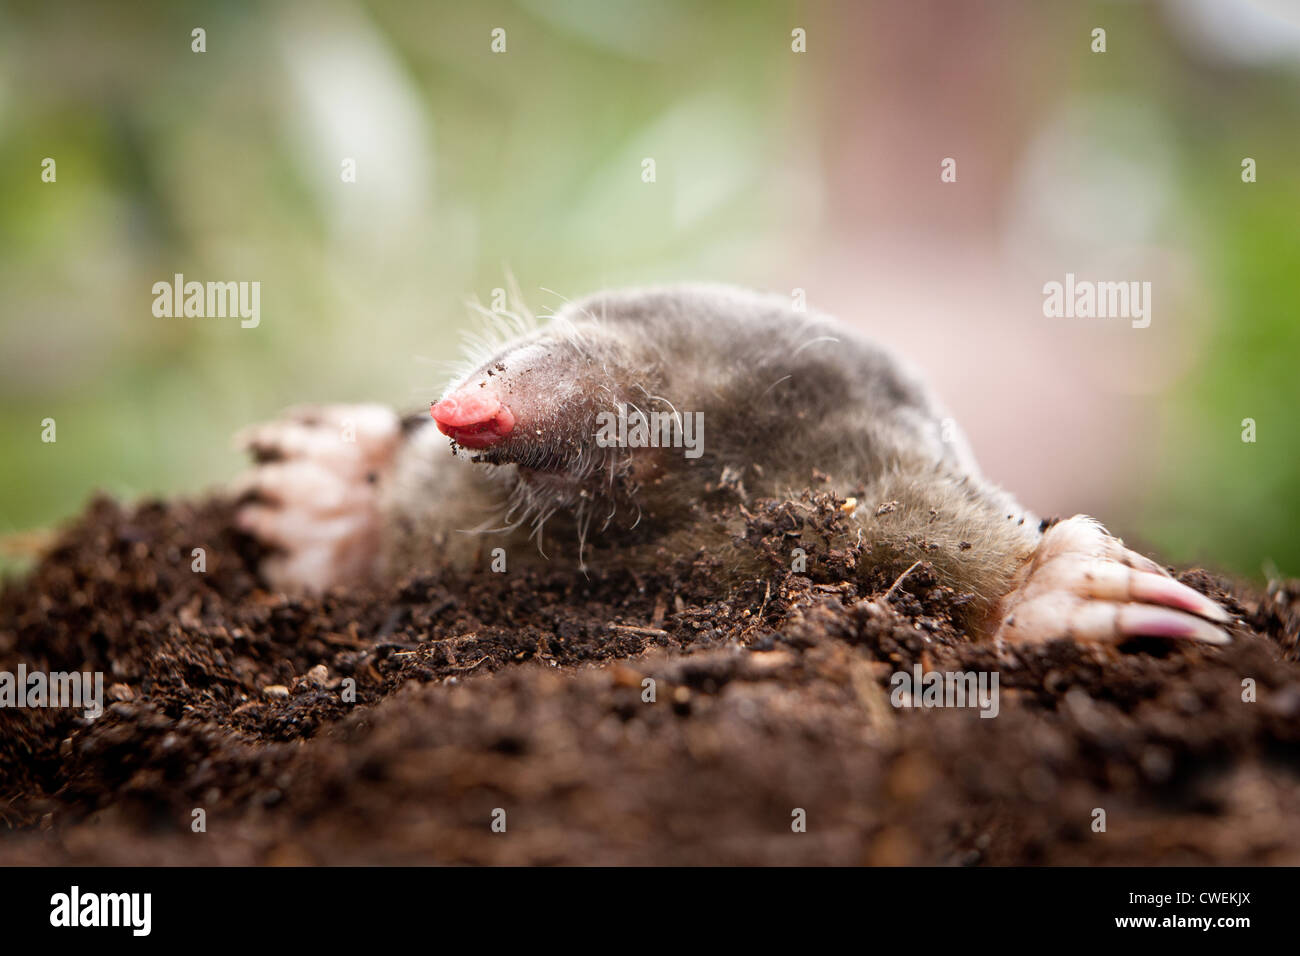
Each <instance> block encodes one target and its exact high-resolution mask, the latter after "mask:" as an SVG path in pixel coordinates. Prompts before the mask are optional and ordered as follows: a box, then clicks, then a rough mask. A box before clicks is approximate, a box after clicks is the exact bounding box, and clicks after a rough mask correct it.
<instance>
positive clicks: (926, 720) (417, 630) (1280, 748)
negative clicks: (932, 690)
mask: <svg viewBox="0 0 1300 956" xmlns="http://www.w3.org/2000/svg"><path fill="white" fill-rule="evenodd" d="M807 501H808V508H806V509H804V510H803V511H800V512H797V513H795V512H791V511H790V510H789V509H788V508H786V507H783V506H778V505H776V504H775V503H771V504H768V505H766V506H765V507H757V508H755V507H753V506H751V508H750V510H749V511H748V512H746V514H747V516H748V521H749V525H748V526H749V531H750V534H749V536H748V539H747V540H748V542H749V545H748V546H752V547H754V548H756V549H758V550H759V551H760V552H761V553H764V554H771V555H774V554H776V553H777V551H778V550H779V552H780V553H781V554H785V553H788V552H789V549H790V548H791V546H792V543H791V539H792V538H798V539H799V543H800V546H803V547H805V548H806V549H807V550H808V552H809V555H810V560H809V568H810V571H809V572H808V573H802V574H796V573H792V572H790V571H789V570H788V569H785V568H783V566H782V565H780V564H779V563H778V562H776V561H775V560H773V561H772V568H773V570H772V573H771V575H770V576H769V577H768V578H767V579H765V580H756V581H754V582H753V583H752V584H751V585H750V586H748V587H745V588H740V589H736V590H732V591H726V590H725V589H723V588H721V586H719V585H718V584H716V583H715V582H714V580H713V574H712V568H711V566H710V565H709V563H708V561H707V560H706V559H704V558H703V557H701V558H700V559H699V560H697V561H694V562H683V563H681V564H680V565H678V566H666V567H664V568H663V570H662V572H660V573H656V574H655V575H652V576H647V575H644V574H641V575H638V574H635V573H632V572H630V571H627V572H622V571H619V570H618V569H617V568H607V569H605V570H604V571H602V572H594V571H593V572H592V574H591V576H590V577H589V578H578V579H576V580H575V579H574V578H573V577H572V576H569V575H563V574H558V573H554V572H552V573H549V574H522V573H521V574H515V573H511V574H508V575H497V574H492V573H490V572H486V571H485V572H484V573H482V574H477V575H471V576H456V575H454V574H451V573H449V572H437V573H430V574H428V575H425V576H417V577H413V578H410V579H407V580H404V581H401V582H397V583H393V584H391V585H389V586H386V587H382V588H355V589H351V590H345V591H335V592H331V593H330V594H328V595H326V596H324V597H322V598H319V599H304V600H297V599H289V598H286V597H284V596H280V595H276V594H272V593H268V592H267V591H265V590H263V589H262V588H261V587H260V586H259V584H258V582H257V580H256V577H255V575H254V574H253V573H252V570H251V569H252V567H253V566H254V564H253V562H254V560H255V558H256V556H257V555H256V549H255V547H254V546H253V545H252V543H251V542H249V541H248V540H246V539H243V538H241V537H240V536H238V535H237V534H236V533H235V532H233V531H232V530H231V523H230V506H229V504H228V503H226V502H223V501H220V500H210V501H203V502H197V503H187V502H169V503H162V502H151V503H146V504H144V505H141V506H139V507H136V508H125V507H123V506H121V505H118V504H116V503H114V502H112V501H110V500H107V499H99V500H96V501H94V502H93V503H92V504H91V505H90V507H89V508H88V509H87V511H86V512H85V514H84V515H83V516H82V517H81V518H80V519H79V520H78V521H77V523H76V524H75V525H74V526H72V527H70V528H69V529H68V530H67V531H66V532H65V533H64V534H63V535H62V537H61V539H60V541H59V543H58V544H57V545H56V546H55V547H54V548H53V549H52V550H51V551H49V552H48V553H47V555H46V556H45V557H44V558H43V559H42V560H41V562H40V563H39V564H38V566H37V567H36V568H35V569H34V570H33V571H32V572H31V573H30V574H29V575H27V576H26V577H24V578H23V579H21V580H17V581H12V582H9V583H8V584H7V585H6V587H5V590H4V591H3V594H0V670H7V671H10V672H14V671H16V670H17V667H18V665H19V664H20V663H23V664H25V665H26V667H27V668H28V670H29V671H31V670H42V669H43V670H52V671H58V670H102V671H103V672H104V683H105V690H106V698H107V699H106V701H105V707H106V710H105V712H104V714H103V715H102V716H101V717H99V718H98V719H96V720H93V721H92V720H87V719H86V718H85V717H84V716H83V715H82V714H81V712H80V711H75V710H66V709H65V710H55V709H38V710H20V709H4V710H0V823H3V824H4V825H3V826H0V863H3V864H16V863H32V864H52V863H84V864H263V863H270V864H298V863H302V864H326V863H328V864H340V863H508V864H523V863H583V864H589V863H590V864H627V863H630V864H722V863H731V864H814V863H815V864H827V863H829V864H963V865H970V864H995V865H996V864H1206V863H1215V864H1284V863H1285V864H1297V863H1300V636H1298V635H1300V582H1291V583H1275V584H1273V585H1271V586H1270V588H1269V590H1268V591H1267V593H1263V594H1261V593H1257V592H1254V591H1252V590H1250V589H1248V588H1243V587H1240V586H1234V585H1230V584H1228V583H1226V582H1224V581H1222V580H1220V579H1218V578H1216V577H1214V576H1212V575H1210V574H1208V573H1206V572H1203V571H1190V572H1185V573H1181V574H1180V575H1179V577H1180V579H1181V580H1183V581H1185V582H1187V583H1188V584H1190V585H1192V586H1193V587H1195V588H1197V589H1199V590H1201V591H1203V592H1205V593H1207V594H1210V595H1211V596H1213V597H1215V598H1217V599H1219V600H1220V601H1222V602H1223V603H1224V605H1225V606H1226V607H1227V608H1229V610H1231V611H1232V612H1233V613H1234V614H1236V615H1238V616H1239V622H1238V623H1237V624H1236V625H1235V626H1234V641H1233V643H1232V644H1230V645H1229V646H1226V647H1223V648H1217V647H1203V646H1187V645H1177V646H1174V645H1169V644H1164V643H1158V642H1133V643H1130V644H1128V645H1126V646H1124V647H1121V648H1088V647H1080V646H1075V645H1073V644H1070V643H1067V642H1054V643H1050V644H1046V645H1042V646H1035V647H1021V648H1013V649H1006V648H1003V649H998V648H996V647H994V646H991V645H990V644H988V643H981V642H975V641H972V640H971V639H970V638H968V636H967V635H966V634H965V633H963V631H962V628H961V626H960V624H959V623H958V622H959V621H960V620H961V614H960V609H961V606H962V604H963V603H964V602H965V601H966V600H968V598H969V596H966V595H959V594H954V593H952V592H951V591H950V590H948V589H946V588H944V587H941V586H939V585H937V584H936V579H935V577H934V576H933V574H932V573H931V571H930V569H929V568H928V567H927V566H926V565H924V564H922V565H919V566H918V567H916V568H915V569H913V570H912V571H911V573H909V574H908V575H906V576H905V577H904V578H902V579H901V580H899V581H897V582H895V581H894V580H884V579H882V580H879V581H873V582H872V583H871V585H870V587H869V588H860V587H859V586H858V585H855V584H853V583H849V582H848V580H847V579H848V577H849V575H848V574H847V573H845V560H846V556H845V555H843V554H836V553H827V552H826V551H825V547H824V545H823V544H822V543H821V542H822V541H823V538H822V537H821V536H819V534H818V528H819V521H821V520H823V519H825V520H832V519H831V516H833V515H834V514H835V509H836V508H837V507H838V505H839V503H838V502H837V501H835V500H834V499H832V498H830V497H829V496H820V497H816V498H814V497H811V496H810V497H809V498H808V500H807ZM778 545H779V549H778ZM195 547H203V548H205V550H206V555H207V566H206V570H205V571H204V572H202V573H197V572H195V571H193V570H192V569H191V563H192V561H193V558H192V556H191V555H192V549H193V548H195ZM891 587H892V591H891ZM915 664H920V665H922V667H923V668H924V669H925V670H940V671H970V670H974V671H996V672H997V673H998V675H999V680H1000V710H999V713H998V715H997V717H996V718H994V719H982V718H981V717H980V716H979V712H978V711H977V710H974V709H951V708H949V709H941V708H936V709H920V708H917V709H910V708H909V709H898V708H895V707H892V706H891V705H890V703H889V695H890V675H891V674H893V673H894V672H896V671H899V670H906V671H909V672H910V671H911V670H912V668H913V665H915ZM647 678H652V679H653V681H654V700H653V701H646V700H644V699H643V697H644V696H645V694H646V691H645V690H644V688H645V686H646V685H645V683H644V682H645V681H646V679H647ZM1247 678H1249V679H1250V680H1252V681H1253V682H1254V699H1253V700H1243V696H1246V697H1250V696H1251V695H1249V694H1244V692H1243V680H1245V679H1247ZM351 687H354V688H355V700H354V701H352V700H347V699H345V697H347V696H348V694H347V693H346V692H347V691H348V689H349V688H351ZM268 688H269V690H268ZM199 810H201V811H203V813H202V814H197V813H196V811H199ZM798 810H802V811H804V816H805V818H806V832H794V828H793V827H792V822H793V821H795V820H796V819H797V818H798V815H797V812H796V811H798ZM1097 810H1102V811H1104V814H1105V831H1104V832H1100V831H1099V830H1097V829H1095V828H1094V827H1095V823H1094V821H1096V820H1098V819H1099V814H1097V812H1096V811H1097ZM501 811H504V820H505V832H504V833H502V832H495V831H494V829H493V821H494V819H495V820H497V821H500V820H501V818H502V812H501ZM200 821H201V822H202V824H203V826H202V827H200ZM498 826H499V823H498Z"/></svg>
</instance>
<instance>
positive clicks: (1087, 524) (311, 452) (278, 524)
mask: <svg viewBox="0 0 1300 956" xmlns="http://www.w3.org/2000/svg"><path fill="white" fill-rule="evenodd" d="M495 322H496V328H495V330H494V334H493V338H492V339H491V340H489V341H485V342H483V343H481V344H480V346H479V348H478V350H477V352H476V354H475V355H472V356H471V357H470V358H469V359H468V360H467V362H466V364H465V369H464V371H463V374H460V375H459V376H458V377H457V378H456V379H455V380H454V381H453V382H452V383H451V385H450V386H449V387H448V388H446V390H445V391H444V392H443V393H442V394H441V397H440V398H439V399H438V400H436V401H434V402H431V405H430V408H429V410H428V411H424V412H420V413H419V414H417V415H413V416H408V417H406V418H402V417H400V416H399V415H398V413H397V412H396V411H394V410H392V409H389V408H387V407H384V406H379V405H316V406H301V407H297V408H294V409H290V410H289V411H288V412H286V413H285V414H284V415H283V417H282V418H280V419H278V420H275V421H271V422H268V423H264V424H260V425H255V426H252V427H251V428H248V429H245V430H244V431H243V432H241V433H240V435H239V436H238V438H237V440H238V442H239V444H240V445H241V446H242V447H244V448H246V449H248V450H249V451H250V452H251V454H252V457H253V460H254V466H253V468H252V469H251V470H250V471H249V472H248V473H246V474H245V475H243V476H241V478H240V479H238V480H237V484H236V489H235V490H236V492H237V494H238V495H239V501H240V506H239V508H238V510H237V512H236V521H237V524H238V525H239V527H240V528H241V529H243V530H244V531H246V532H247V533H249V534H251V535H253V536H254V537H256V538H258V539H260V540H261V541H262V542H264V543H265V544H267V545H268V546H270V547H271V549H272V550H271V552H270V553H269V555H268V556H267V557H266V558H265V559H264V560H263V562H262V565H261V568H260V573H261V574H262V576H263V577H264V578H265V580H266V582H267V583H268V584H269V585H270V586H272V587H274V588H277V589H280V590H284V591H287V592H295V591H296V592H320V591H323V590H325V589H327V588H330V587H332V586H336V585H342V584H348V583H352V582H358V581H363V580H367V579H383V578H384V577H385V576H389V577H396V576H398V575H401V574H403V573H407V572H410V571H412V570H418V569H419V568H420V567H421V566H422V565H427V564H429V563H431V562H433V561H434V560H437V561H442V562H447V563H448V564H453V565H460V566H464V567H472V566H474V564H475V562H482V560H483V558H482V555H483V553H484V551H485V550H493V549H495V548H498V547H499V548H504V549H505V553H506V554H508V555H509V557H510V560H511V561H512V562H517V561H521V560H522V561H542V560H544V561H549V562H551V566H553V567H561V568H572V570H573V573H574V574H582V573H585V572H586V570H587V569H588V568H590V567H591V566H592V564H593V563H596V562H600V561H618V562H621V563H622V564H625V565H628V566H631V567H633V568H635V567H638V566H639V567H643V568H657V567H663V566H665V564H664V562H665V560H667V559H671V558H673V557H681V556H690V555H695V554H698V553H699V552H700V551H701V549H704V550H705V551H706V552H707V551H711V552H712V553H714V554H716V555H718V556H719V557H720V558H722V559H723V560H722V561H721V562H720V563H721V564H722V565H723V566H724V567H733V568H734V574H735V576H736V578H737V580H738V581H739V580H741V579H743V578H745V577H746V576H750V577H752V576H754V575H755V574H757V573H761V572H758V571H757V570H756V568H755V567H751V566H749V565H748V564H746V560H745V558H744V555H743V554H742V553H741V549H737V548H736V546H735V540H736V535H737V529H736V528H735V527H734V526H733V525H732V524H730V523H729V522H728V520H727V518H726V507H725V503H726V502H727V501H734V500H735V496H739V497H740V499H741V500H742V501H747V500H754V499H773V498H774V499H794V500H797V499H798V498H799V496H800V495H801V494H805V493H806V492H807V491H808V489H810V488H818V489H824V490H829V491H834V492H836V493H837V494H838V495H840V496H843V497H844V498H846V499H848V503H846V505H845V510H846V512H847V519H848V520H847V521H845V522H839V523H837V524H842V525H843V526H844V528H845V530H844V531H843V537H844V540H843V541H842V542H839V546H841V547H845V548H849V547H854V546H860V547H858V550H857V552H856V553H858V554H860V555H861V557H860V558H859V561H860V562H864V563H865V564H867V565H870V564H871V563H872V562H877V563H878V564H879V566H881V567H885V568H887V569H888V570H893V569H894V568H897V569H898V571H900V572H905V571H906V569H907V568H909V567H910V566H912V565H914V563H915V562H916V561H919V560H923V561H926V562H928V563H929V564H930V565H931V566H932V567H933V569H934V572H935V574H936V576H937V577H938V578H939V579H940V580H941V581H943V582H944V583H946V584H949V585H951V586H952V587H953V588H955V589H956V590H957V591H958V592H959V593H961V594H969V595H971V596H972V598H971V600H970V601H969V608H970V610H969V613H970V615H971V621H970V624H971V630H972V632H973V633H974V634H975V635H977V636H978V637H980V638H990V639H994V640H1005V641H1021V642H1023V641H1046V640H1053V639H1071V640H1074V641H1076V642H1085V643H1111V644H1117V643H1120V642H1123V641H1126V640H1129V639H1131V638H1136V637H1154V638H1167V639H1186V640H1195V641H1204V642H1208V643H1214V644H1222V643H1226V642H1227V641H1228V640H1229V637H1228V633H1227V631H1226V629H1225V628H1224V626H1223V625H1225V624H1227V623H1228V622H1229V621H1230V620H1231V618H1230V616H1229V615H1228V613H1227V612H1226V611H1225V610H1224V609H1223V608H1222V607H1221V606H1219V605H1218V604H1217V603H1215V602H1214V601H1212V600H1211V599H1209V598H1208V597H1205V596H1204V595H1202V594H1200V593H1199V592H1197V591H1195V590H1193V589H1192V588H1190V587H1188V586H1186V585H1184V584H1182V583H1180V582H1178V581H1176V580H1175V579H1174V578H1173V577H1172V576H1171V575H1170V574H1169V573H1168V572H1167V571H1166V570H1165V569H1164V568H1163V567H1161V566H1160V565H1159V564H1157V563H1156V562H1155V561H1152V560H1151V559H1149V558H1147V557H1144V556H1143V555H1141V554H1138V553H1137V552H1135V551H1132V550H1130V549H1128V548H1126V547H1125V546H1124V544H1123V543H1122V542H1121V541H1120V540H1118V539H1117V538H1115V537H1113V536H1112V535H1110V534H1109V533H1108V532H1107V531H1106V530H1105V529H1104V528H1103V527H1102V525H1101V524H1099V523H1098V522H1097V521H1095V520H1094V519H1092V518H1090V517H1087V516H1085V515H1076V516H1074V517H1072V518H1069V519H1066V520H1061V521H1057V522H1055V523H1053V524H1050V525H1048V524H1047V523H1046V522H1040V521H1039V519H1038V518H1037V517H1035V516H1033V515H1031V514H1030V513H1029V512H1028V511H1026V510H1025V509H1024V508H1023V507H1021V505H1020V504H1018V503H1017V502H1016V500H1015V499H1014V498H1013V497H1012V496H1011V495H1010V494H1008V493H1007V492H1006V491H1004V490H1002V489H1001V488H999V487H997V486H995V485H994V484H992V483H991V482H989V481H988V480H986V479H985V478H984V477H983V476H982V475H981V473H980V470H979V468H978V466H977V465H976V463H975V458H974V456H973V455H972V453H971V450H970V448H969V447H968V444H967V441H966V439H965V438H964V436H963V435H962V433H961V431H960V429H959V428H957V427H956V425H955V423H954V422H953V419H952V418H951V416H950V415H949V414H948V412H947V411H946V410H945V409H944V408H943V407H942V406H941V404H940V403H939V401H938V400H937V399H936V398H935V396H934V395H933V393H932V392H931V391H930V389H929V388H928V387H926V385H925V384H924V383H923V382H922V381H921V379H920V378H919V376H918V375H917V374H916V373H915V372H914V371H913V370H912V369H911V368H910V367H909V366H908V365H907V363H906V362H904V361H903V360H902V359H901V358H899V357H897V356H895V355H893V354H892V353H890V352H889V351H887V350H886V349H884V348H883V347H881V346H879V345H877V344H875V343H873V342H872V341H871V340H870V339H868V338H867V337H865V336H864V335H862V334H861V333H859V332H857V331H855V330H854V329H852V328H850V327H849V326H847V325H845V324H843V323H841V322H839V321H837V320H835V319H833V318H831V317H829V316H826V315H822V314H819V313H817V312H815V311H812V310H801V309H796V308H794V307H793V306H792V305H791V303H790V301H789V300H788V299H785V298H783V297H779V296H771V295H763V294H759V293H754V292H749V291H746V290H741V289H737V288H732V287H729V286H723V285H680V286H671V287H663V288H651V289H631V290H621V291H608V292H601V293H597V294H595V295H592V296H590V297H588V298H585V299H583V300H581V301H577V302H566V303H565V304H564V305H563V307H561V308H559V309H558V310H557V311H556V312H555V314H554V315H553V316H551V317H550V318H549V319H548V320H547V321H545V322H543V323H539V322H537V320H535V319H533V318H532V316H531V314H530V313H528V312H527V311H526V309H524V308H523V307H522V304H521V303H517V304H516V305H515V306H514V308H513V309H512V311H510V312H509V314H508V315H507V316H506V317H497V318H496V319H495ZM726 491H729V492H731V497H729V496H728V495H727V494H724V493H723V492H726ZM855 503H856V506H855ZM732 511H733V513H734V509H732ZM740 530H742V531H743V528H742V529H740ZM485 542H486V548H485ZM750 560H751V562H752V561H753V560H754V559H753V558H752V556H751V559H750Z"/></svg>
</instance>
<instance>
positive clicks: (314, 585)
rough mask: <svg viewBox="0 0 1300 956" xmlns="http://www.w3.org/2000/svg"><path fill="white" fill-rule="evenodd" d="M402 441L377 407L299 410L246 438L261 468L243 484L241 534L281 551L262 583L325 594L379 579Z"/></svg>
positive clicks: (393, 420) (392, 418) (242, 439)
mask: <svg viewBox="0 0 1300 956" xmlns="http://www.w3.org/2000/svg"><path fill="white" fill-rule="evenodd" d="M400 438H401V427H400V423H399V422H398V419H397V416H396V415H395V414H393V412H392V411H390V410H389V409H386V408H383V407H381V406H377V405H325V406H319V407H312V406H300V407H298V408H295V409H291V410H290V411H289V412H288V413H286V415H285V417H284V418H282V419H279V420H277V421H273V422H267V423H264V424H261V425H254V426H252V427H251V428H246V429H244V430H243V431H242V432H241V433H240V435H239V436H238V437H237V439H236V441H237V442H238V443H239V444H241V445H242V446H243V447H245V448H247V449H249V450H250V451H251V452H252V453H253V458H254V463H255V466H254V467H253V468H252V469H251V470H250V471H249V472H247V473H245V474H244V475H242V476H240V477H239V478H238V479H236V481H235V483H234V485H233V486H232V488H231V492H232V494H233V495H234V496H235V498H236V502H237V508H236V511H235V524H236V526H237V527H238V528H240V529H241V530H242V531H244V532H246V533H248V534H250V535H252V536H253V537H254V538H257V539H258V540H260V541H261V542H263V543H264V544H266V545H269V546H271V547H272V548H274V549H275V550H276V553H275V554H272V555H269V556H268V557H266V558H265V559H264V560H263V561H262V567H261V571H262V576H263V577H264V578H265V579H266V580H267V582H268V583H269V584H270V585H271V586H272V587H275V588H279V589H281V590H285V591H303V590H306V591H322V590H324V589H326V588H328V587H331V586H332V585H335V584H338V583H341V582H343V581H348V580H357V579H364V578H365V577H367V576H369V575H370V574H371V573H372V572H373V571H374V570H375V565H376V562H377V558H378V555H379V549H380V543H381V542H380V533H381V530H380V529H381V524H382V517H381V504H380V496H381V494H382V492H383V487H384V484H385V479H386V478H387V476H388V474H389V472H390V471H391V470H392V467H393V458H394V455H395V452H396V449H397V445H398V442H399V441H400Z"/></svg>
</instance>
